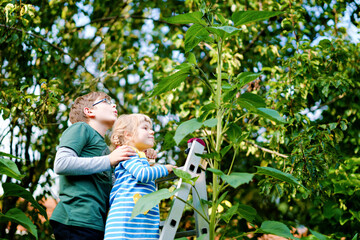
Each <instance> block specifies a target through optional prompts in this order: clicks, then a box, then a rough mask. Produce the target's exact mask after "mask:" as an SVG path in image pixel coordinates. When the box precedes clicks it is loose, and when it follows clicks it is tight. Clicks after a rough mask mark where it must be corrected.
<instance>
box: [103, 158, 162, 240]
mask: <svg viewBox="0 0 360 240" xmlns="http://www.w3.org/2000/svg"><path fill="white" fill-rule="evenodd" d="M137 153H138V154H137V155H136V156H134V157H132V158H131V159H129V160H127V161H122V162H120V163H119V165H118V166H117V167H116V168H115V177H116V181H115V184H114V186H113V188H112V190H111V193H110V211H109V214H108V217H107V220H106V226H105V240H110V239H159V224H160V214H159V206H156V207H154V208H152V209H150V210H149V212H147V213H145V214H140V215H138V216H137V217H135V218H133V219H132V220H131V221H129V220H130V217H131V213H132V210H133V208H134V206H135V201H136V200H135V199H136V198H137V196H139V194H140V195H141V196H144V195H146V194H148V193H151V192H154V191H155V190H156V189H155V179H157V178H160V177H164V176H166V175H168V171H167V169H166V167H165V166H163V165H159V166H153V167H150V165H149V163H148V161H147V158H146V156H145V154H144V153H143V152H139V151H137Z"/></svg>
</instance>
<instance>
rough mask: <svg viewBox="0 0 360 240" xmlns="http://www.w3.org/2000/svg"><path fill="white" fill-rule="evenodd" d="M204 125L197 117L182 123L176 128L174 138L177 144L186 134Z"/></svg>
mask: <svg viewBox="0 0 360 240" xmlns="http://www.w3.org/2000/svg"><path fill="white" fill-rule="evenodd" d="M202 125H203V123H202V122H200V121H199V120H197V119H196V118H193V119H190V120H188V121H186V122H183V123H181V124H180V126H179V127H178V128H177V129H176V132H175V136H174V140H175V142H176V144H178V145H179V143H180V142H181V140H183V138H184V137H186V135H188V134H190V133H192V132H194V131H195V130H197V129H199V128H201V127H202Z"/></svg>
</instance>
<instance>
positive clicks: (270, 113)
mask: <svg viewBox="0 0 360 240" xmlns="http://www.w3.org/2000/svg"><path fill="white" fill-rule="evenodd" d="M257 114H258V115H260V116H262V117H265V118H268V119H270V120H273V121H275V122H276V123H280V124H285V123H287V122H286V120H285V119H284V118H282V117H281V116H280V114H279V113H278V112H277V111H276V110H273V109H269V108H258V109H257Z"/></svg>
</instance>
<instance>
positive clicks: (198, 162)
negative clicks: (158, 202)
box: [156, 138, 209, 240]
mask: <svg viewBox="0 0 360 240" xmlns="http://www.w3.org/2000/svg"><path fill="white" fill-rule="evenodd" d="M188 147H189V148H188V150H187V151H188V156H187V159H186V162H185V165H184V166H183V167H182V168H179V169H181V170H183V171H186V172H188V173H190V175H191V177H196V176H199V178H198V179H197V180H196V182H195V184H194V186H192V185H191V184H188V183H185V182H183V181H182V179H180V180H179V182H178V185H177V188H178V189H180V190H179V191H178V192H177V193H176V194H175V196H174V198H173V201H174V202H173V205H172V207H171V210H170V213H169V215H168V217H167V219H166V220H165V221H164V222H162V223H160V228H161V227H162V230H161V233H160V238H159V240H172V239H175V238H180V237H188V236H197V237H200V236H202V235H204V236H202V239H204V240H209V224H208V222H207V221H206V220H205V219H204V218H203V217H202V216H200V215H199V214H198V213H197V212H196V211H194V213H195V227H196V229H195V230H191V231H185V232H177V229H178V226H179V223H180V220H181V217H182V214H183V211H184V207H185V203H184V202H182V201H181V200H179V199H178V198H177V197H179V198H181V199H183V200H184V201H187V199H188V196H189V194H190V191H191V192H192V197H193V206H194V208H195V209H197V210H198V211H199V212H200V213H202V214H203V216H205V217H206V218H207V219H209V216H208V208H207V205H206V204H203V206H204V209H203V208H202V204H201V199H203V200H207V191H206V176H205V169H206V162H205V161H202V159H201V157H199V156H196V154H203V153H204V149H205V143H204V142H203V141H202V140H201V139H198V138H193V139H190V140H189V141H188ZM176 178H177V177H176V175H175V174H170V175H169V176H167V177H164V178H160V179H158V180H157V181H156V182H157V183H159V182H164V181H169V180H173V179H176Z"/></svg>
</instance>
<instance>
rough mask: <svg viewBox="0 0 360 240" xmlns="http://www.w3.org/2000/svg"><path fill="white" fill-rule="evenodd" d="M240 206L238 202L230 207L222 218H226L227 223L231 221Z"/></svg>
mask: <svg viewBox="0 0 360 240" xmlns="http://www.w3.org/2000/svg"><path fill="white" fill-rule="evenodd" d="M238 207H239V203H236V204H235V205H234V206H232V207H231V208H229V209H228V210H227V211H226V212H225V213H223V214H222V215H221V219H222V220H224V221H225V222H226V223H229V222H230V220H231V218H232V217H233V216H234V215H235V214H236V212H237V210H238Z"/></svg>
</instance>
